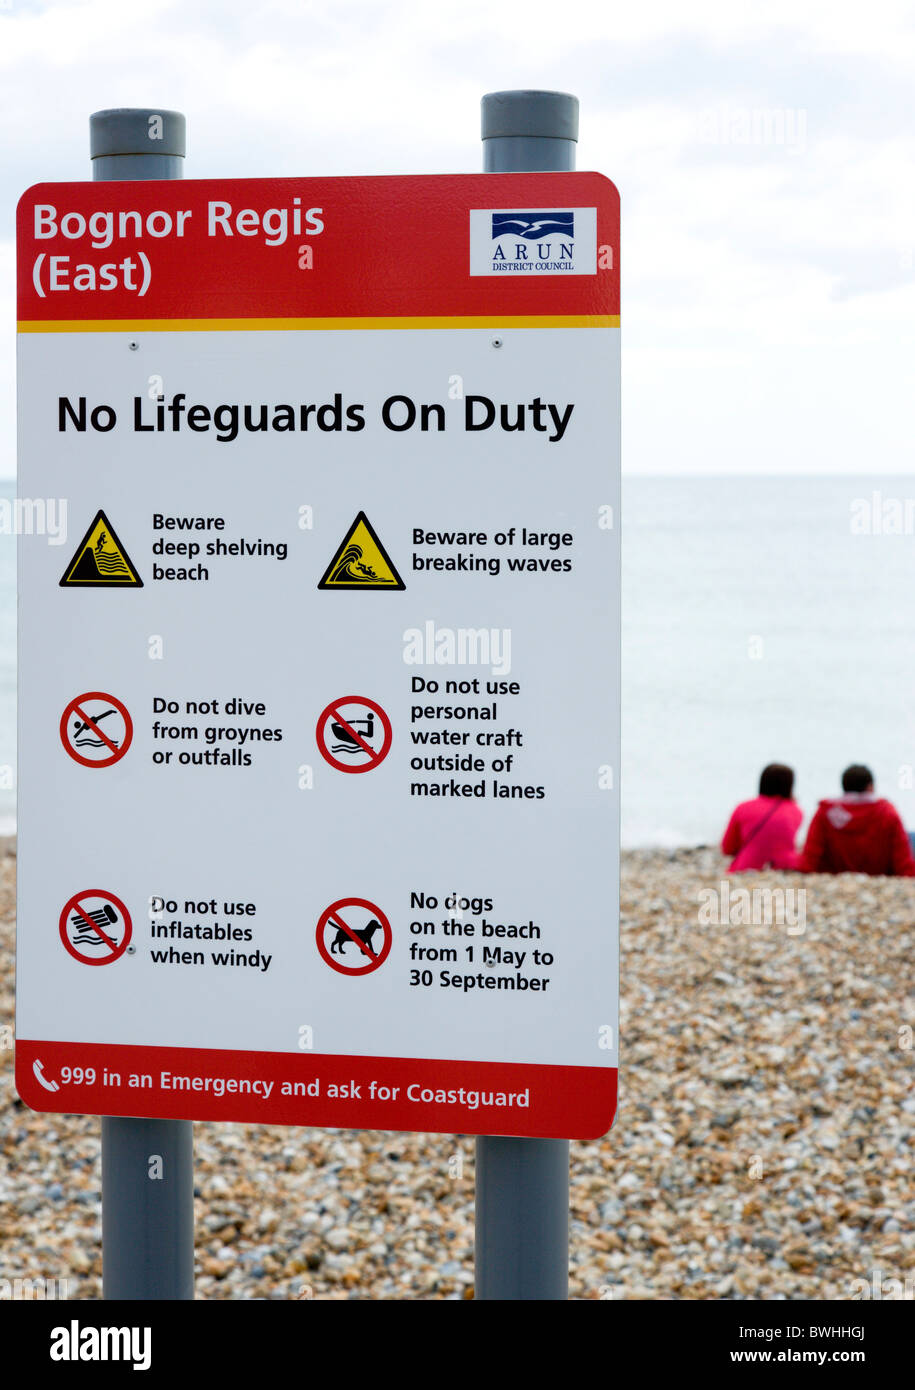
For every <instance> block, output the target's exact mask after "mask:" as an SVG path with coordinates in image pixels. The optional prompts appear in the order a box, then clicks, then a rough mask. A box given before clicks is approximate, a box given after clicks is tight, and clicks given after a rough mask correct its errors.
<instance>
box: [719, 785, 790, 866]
mask: <svg viewBox="0 0 915 1390" xmlns="http://www.w3.org/2000/svg"><path fill="white" fill-rule="evenodd" d="M793 790H794V773H793V772H792V771H791V768H790V767H785V766H784V764H783V763H770V764H769V766H768V767H764V768H763V770H762V776H761V777H760V779H759V796H757V797H755V798H754V800H753V801H742V802H741V803H740V805H739V806H738V807H737V809H736V810H735V811H734V814H733V815H732V816H731V819H730V820H729V821H728V828H727V830H726V831H725V832H724V839H723V840H722V841H721V852H722V854H733V855H734V856H735V858H734V860H733V862H732V863H731V864H730V866H729V868H728V873H741V872H742V871H743V870H745V869H769V868H771V869H796V868H797V866H798V857H797V854H796V852H795V849H794V837H795V835H796V834H797V831H798V826H799V825H800V823H801V821H802V820H803V819H804V813H803V812H802V810H801V808H800V806H798V804H797V802H796V801H794V800H793V798H792V795H791V794H792V792H793Z"/></svg>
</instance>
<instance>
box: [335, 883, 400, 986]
mask: <svg viewBox="0 0 915 1390" xmlns="http://www.w3.org/2000/svg"><path fill="white" fill-rule="evenodd" d="M391 939H392V938H391V924H390V922H389V921H388V919H387V917H386V916H385V914H384V913H383V912H382V910H381V908H380V907H378V906H377V905H376V904H375V903H373V902H369V900H368V898H339V899H338V900H337V902H335V903H331V905H330V907H328V908H327V909H325V911H324V912H322V913H321V916H320V917H319V918H318V931H317V943H318V950H319V951H320V952H321V955H322V957H323V959H324V960H325V961H326V962H327V964H328V965H329V966H330V967H331V969H332V970H338V971H339V972H340V974H341V975H369V974H371V972H372V971H373V970H377V969H378V967H379V965H383V964H384V962H385V961H386V960H387V958H388V953H389V951H390V949H391ZM347 957H348V958H349V960H350V961H351V962H353V963H352V964H346V958H347Z"/></svg>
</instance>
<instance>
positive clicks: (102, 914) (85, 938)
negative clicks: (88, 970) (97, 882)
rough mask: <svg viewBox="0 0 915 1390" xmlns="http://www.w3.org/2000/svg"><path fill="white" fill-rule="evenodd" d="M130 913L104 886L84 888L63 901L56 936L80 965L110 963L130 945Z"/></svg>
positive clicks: (131, 927)
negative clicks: (57, 934) (58, 935)
mask: <svg viewBox="0 0 915 1390" xmlns="http://www.w3.org/2000/svg"><path fill="white" fill-rule="evenodd" d="M132 934H133V924H132V923H131V920H130V913H129V912H128V911H127V908H126V907H125V906H124V904H123V903H122V902H121V900H120V898H116V897H115V896H114V894H113V893H109V892H108V890H107V889H105V888H84V889H83V891H82V892H81V893H74V894H73V897H72V898H70V899H68V901H67V902H65V903H64V906H63V910H62V911H61V914H60V939H61V941H62V942H63V944H64V946H65V947H66V949H67V950H68V951H69V953H70V955H71V956H72V957H73V959H74V960H78V961H79V962H80V964H81V965H110V964H111V963H112V961H115V960H118V959H119V958H120V957H121V956H122V955H123V954H124V952H125V951H126V950H127V947H128V946H129V945H130V938H131V936H132Z"/></svg>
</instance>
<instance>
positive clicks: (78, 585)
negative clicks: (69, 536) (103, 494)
mask: <svg viewBox="0 0 915 1390" xmlns="http://www.w3.org/2000/svg"><path fill="white" fill-rule="evenodd" d="M60 587H61V588H62V589H85V588H93V589H99V588H107V589H119V588H125V587H129V588H132V589H142V587H143V580H142V579H141V578H140V576H139V575H138V574H137V572H136V570H135V569H134V567H133V561H132V560H131V558H130V556H129V555H128V554H127V551H126V550H125V549H124V547H123V545H122V544H121V542H120V541H119V539H118V535H117V532H116V531H115V529H114V527H113V526H112V524H111V522H110V521H109V520H108V518H107V516H106V515H105V513H104V512H103V511H102V510H101V509H99V510H98V511H97V512H96V514H95V517H94V519H93V521H92V525H91V526H90V527H89V530H88V531H87V532H86V534H85V535H84V536H83V538H82V540H81V541H80V543H79V545H78V546H77V547H76V552H75V554H74V556H73V559H72V560H71V561H70V563H69V565H68V566H67V568H66V569H65V570H64V575H63V578H62V579H61V581H60Z"/></svg>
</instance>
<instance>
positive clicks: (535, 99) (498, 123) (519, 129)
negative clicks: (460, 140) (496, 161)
mask: <svg viewBox="0 0 915 1390" xmlns="http://www.w3.org/2000/svg"><path fill="white" fill-rule="evenodd" d="M480 105H481V107H482V116H483V139H484V140H498V139H506V138H507V139H517V138H518V137H519V136H535V137H538V138H544V137H545V138H546V139H549V140H576V141H577V140H578V97H573V96H572V95H571V94H570V93H569V92H537V91H517V92H487V93H486V95H485V96H484V97H483V99H482V101H481V103H480Z"/></svg>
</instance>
